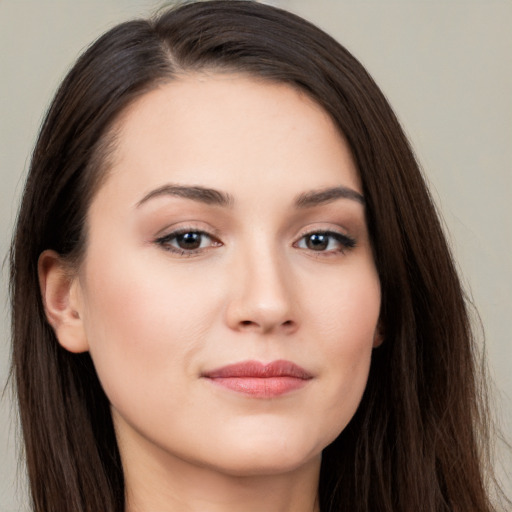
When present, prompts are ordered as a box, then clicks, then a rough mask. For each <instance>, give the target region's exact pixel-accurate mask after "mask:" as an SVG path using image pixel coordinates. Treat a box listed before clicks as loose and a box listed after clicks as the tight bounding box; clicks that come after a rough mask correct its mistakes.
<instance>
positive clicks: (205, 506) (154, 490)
mask: <svg viewBox="0 0 512 512" xmlns="http://www.w3.org/2000/svg"><path fill="white" fill-rule="evenodd" d="M137 459H138V460H137V464H136V465H134V464H130V463H129V461H123V465H124V469H125V483H126V489H127V492H126V512H176V511H180V512H232V511H233V512H235V511H236V512H240V510H243V511H244V512H261V511H262V510H265V511H266V512H319V511H320V508H319V504H318V499H317V491H318V477H319V473H320V457H317V458H315V459H313V460H311V461H309V462H307V463H306V464H303V465H302V466H301V467H300V468H297V469H293V470H290V471H287V472H277V473H274V474H258V475H250V474H248V475H244V476H239V475H230V474H225V473H222V472H220V471H218V470H216V469H215V468H208V467H198V466H196V465H194V464H191V463H190V462H187V461H184V460H180V459H176V458H174V459H172V460H169V458H168V457H166V458H165V459H166V460H165V461H163V460H161V459H160V460H159V459H158V458H150V457H147V458H146V459H145V460H141V459H140V458H138V457H137Z"/></svg>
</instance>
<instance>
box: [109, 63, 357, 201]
mask: <svg viewBox="0 0 512 512" xmlns="http://www.w3.org/2000/svg"><path fill="white" fill-rule="evenodd" d="M114 130H115V132H116V148H115V151H114V154H113V158H112V166H111V173H110V174H111V176H110V177H109V179H108V180H107V182H108V181H112V180H113V181H116V182H117V183H116V187H119V186H121V187H122V188H124V189H125V190H127V191H128V189H130V190H129V191H130V192H131V193H132V194H133V195H134V196H135V195H136V194H137V195H139V196H140V194H141V193H143V192H144V191H148V190H150V189H152V188H155V187H157V186H161V185H163V184H165V183H166V182H169V181H172V182H177V183H187V184H199V185H204V186H210V187H213V188H220V189H223V190H228V191H230V190H229V189H231V188H233V187H234V186H235V188H236V185H237V184H239V183H243V182H250V183H251V184H252V185H254V184H258V185H259V184H261V185H265V184H266V185H267V186H268V187H269V188H270V189H271V190H272V189H277V188H278V187H287V188H294V189H295V192H297V193H300V192H301V189H312V188H323V187H328V186H333V185H340V184H342V185H345V186H350V187H352V188H354V189H355V190H358V191H360V189H361V186H360V181H359V176H358V172H357V170H356V168H355V165H354V163H353V160H352V157H351V154H350V151H349V149H348V146H347V144H346V142H345V140H344V138H343V136H342V135H341V134H340V132H339V130H338V129H337V127H336V126H335V125H334V123H333V122H332V120H331V118H330V116H329V115H328V114H327V112H325V110H323V109H322V107H320V106H319V105H318V104H317V103H316V102H314V101H313V100H312V99H311V98H309V96H307V95H306V94H305V93H304V92H302V91H299V90H297V89H296V88H294V87H292V86H290V85H287V84H283V83H274V82H268V81H263V80H261V79H255V78H251V77H247V76H241V75H237V74H215V73H211V74H206V73H201V74H199V73H198V74H190V75H186V76H183V77H180V78H179V79H177V80H174V81H172V82H169V83H166V84H163V85H160V86H159V87H158V88H156V89H155V90H152V91H151V92H148V93H146V94H145V95H144V96H142V97H141V98H139V99H138V100H136V101H135V102H134V103H133V104H132V105H131V106H130V107H129V108H127V109H126V111H125V112H124V113H123V114H122V116H121V117H120V118H119V119H118V121H117V123H116V126H115V127H114ZM253 190H254V188H253ZM235 192H236V191H235Z"/></svg>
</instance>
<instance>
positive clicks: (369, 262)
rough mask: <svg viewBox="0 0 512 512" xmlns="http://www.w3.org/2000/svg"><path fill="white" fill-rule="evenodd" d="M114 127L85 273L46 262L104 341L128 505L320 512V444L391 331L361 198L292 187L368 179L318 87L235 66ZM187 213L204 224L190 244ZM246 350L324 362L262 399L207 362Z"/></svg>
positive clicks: (88, 342)
mask: <svg viewBox="0 0 512 512" xmlns="http://www.w3.org/2000/svg"><path fill="white" fill-rule="evenodd" d="M115 128H116V130H118V143H117V148H116V150H115V153H114V155H113V164H112V167H111V169H110V170H109V176H108V178H107V179H106V180H105V182H104V184H103V185H102V187H101V188H100V190H99V191H98V192H97V194H96V196H95V198H94V199H93V202H92V204H91V207H90V211H89V215H88V219H87V224H88V237H89V238H88V245H87V251H86V255H85V258H84V260H83V262H82V264H81V266H80V268H79V269H78V270H77V272H76V274H75V275H74V276H73V277H72V278H70V277H69V273H66V272H65V270H64V265H63V263H62V262H61V261H60V260H59V258H58V255H56V254H55V253H52V252H50V251H47V252H46V253H44V254H43V255H42V256H41V258H40V266H39V268H40V277H41V287H42V292H43V298H44V302H45V307H46V311H47V315H48V318H49V320H50V322H51V323H52V325H53V327H54V329H55V331H56V333H57V337H58V339H59V342H60V343H61V344H62V345H63V346H64V347H65V348H66V349H68V350H70V351H73V352H82V351H90V354H91V356H92V359H93V361H94V364H95V367H96V370H97V372H98V375H99V377H100V380H101V382H102V385H103V387H104V389H105V392H106V394H107V396H108V397H109V399H110V401H111V404H112V414H113V418H114V424H115V428H116V434H117V438H118V442H119V446H120V451H121V456H122V460H123V465H124V470H125V476H126V484H127V485H126V486H127V510H128V511H129V512H135V511H141V512H142V511H149V510H151V511H157V512H167V511H175V510H180V511H182V510H183V511H201V512H220V511H223V512H227V511H231V510H236V511H240V510H244V511H252V510H258V511H261V510H266V511H275V512H277V511H280V512H286V511H294V512H300V511H308V512H311V511H314V510H318V504H317V502H316V495H317V486H318V475H319V469H320V461H321V452H322V449H323V448H324V447H325V446H327V445H328V444H329V443H330V442H331V441H333V440H334V439H335V438H336V437H337V435H338V434H339V433H340V432H341V431H342V430H343V428H344V427H345V426H346V425H347V423H348V422H349V421H350V419H351V418H352V416H353V414H354V412H355V410H356V408H357V406H358V404H359V401H360V399H361V396H362V393H363V391H364V388H365V385H366V381H367V376H368V370H369V364H370V359H371V353H372V349H373V347H375V346H376V345H378V344H379V343H380V342H381V336H380V333H379V328H378V318H379V310H380V286H379V280H378V276H377V272H376V269H375V264H374V260H373V256H372V251H371V246H370V242H369V239H368V231H367V226H366V219H365V210H364V205H363V203H362V202H361V201H359V200H357V198H356V196H355V195H354V194H352V196H351V195H350V194H349V197H336V198H333V197H331V198H330V200H324V201H320V202H319V204H309V205H306V206H304V205H303V206H302V207H297V204H296V203H297V198H298V197H304V195H305V194H306V195H307V194H310V195H311V194H312V193H316V192H318V191H321V190H324V189H329V188H333V187H345V188H346V189H349V190H351V191H354V192H357V193H359V194H362V188H361V183H360V179H359V176H358V173H357V170H356V168H355V165H354V163H353V160H352V157H351V155H350V152H349V150H348V147H347V144H346V143H345V141H344V139H343V138H342V137H341V136H340V134H339V132H338V131H337V129H336V128H335V126H334V124H333V122H332V121H331V119H330V118H329V116H328V115H327V114H326V113H325V112H324V111H323V110H322V109H321V108H320V107H319V106H318V105H317V104H316V103H314V102H313V101H312V100H311V99H309V98H308V97H307V96H305V95H304V94H302V93H300V92H298V91H296V90H295V89H293V88H291V87H289V86H287V85H283V84H274V83H267V82H262V81H258V80H255V79H252V78H249V77H244V76H238V75H227V74H222V75H220V74H206V73H202V74H192V75H186V76H183V77H181V78H179V79H178V80H175V81H173V82H171V83H169V84H166V85H163V86H160V87H159V88H158V89H156V90H154V91H152V92H149V93H147V94H146V95H145V96H143V97H142V98H140V99H139V100H137V101H136V102H135V103H134V104H133V105H131V106H130V107H129V109H128V110H127V111H126V112H124V114H123V115H122V117H121V118H120V119H119V120H118V123H117V126H116V127H115ZM167 185H173V186H176V185H179V186H200V187H207V188H209V189H215V190H217V191H220V192H222V193H223V194H229V199H230V201H229V204H226V205H221V204H213V203H210V204H208V203H207V202H205V201H203V200H197V199H191V198H189V197H178V196H176V195H175V194H172V193H164V192H162V191H161V188H162V187H164V186H167ZM157 190H159V191H160V192H159V193H155V191H157ZM324 199H325V198H324ZM317 202H318V201H317ZM176 230H181V231H183V230H184V231H186V232H188V233H193V232H196V233H197V232H204V233H207V234H208V236H207V235H201V234H199V235H197V234H196V235H195V236H196V238H197V239H199V241H200V245H199V248H198V249H197V250H196V251H191V250H190V248H189V247H190V246H186V247H185V248H183V243H182V242H183V238H181V239H178V238H176V236H174V235H173V233H175V232H176ZM330 232H333V233H337V234H339V236H338V235H332V234H329V233H330ZM314 233H317V234H319V235H320V237H323V238H321V242H322V241H323V242H325V244H324V245H322V243H319V244H318V243H317V244H316V245H315V244H314V243H312V242H313V241H314V240H315V238H314V236H313V238H312V234H314ZM326 233H327V234H326ZM319 235H316V236H317V241H318V236H319ZM173 236H174V238H173ZM188 236H189V237H190V236H193V235H188ZM336 236H338V238H339V239H337V238H336ZM347 240H350V241H351V242H350V243H349V242H348V241H347ZM180 244H181V247H180ZM351 245H353V247H352V246H351ZM247 360H256V361H260V362H262V363H268V362H271V361H275V360H288V361H292V362H294V363H295V364H297V365H300V366H301V367H302V368H304V369H305V370H306V371H307V372H308V373H309V374H310V376H311V378H310V379H309V380H308V381H307V382H306V383H305V384H304V385H303V386H302V387H300V388H299V389H296V390H294V391H291V392H288V393H285V394H283V395H279V396H275V397H270V398H268V397H267V398H265V397H263V398H262V397H253V396H250V395H247V394H244V393H239V392H235V391H233V390H230V389H226V388H225V387H223V386H219V385H217V384H215V383H213V382H212V381H211V380H210V379H206V378H204V376H203V375H204V372H208V371H211V370H213V369H215V368H219V367H222V366H225V365H228V364H233V363H236V362H240V361H247Z"/></svg>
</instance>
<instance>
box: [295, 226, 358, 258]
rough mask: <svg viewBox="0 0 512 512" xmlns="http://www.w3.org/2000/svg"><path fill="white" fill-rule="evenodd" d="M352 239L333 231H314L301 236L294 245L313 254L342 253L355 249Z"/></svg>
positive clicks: (354, 242)
mask: <svg viewBox="0 0 512 512" xmlns="http://www.w3.org/2000/svg"><path fill="white" fill-rule="evenodd" d="M355 245H356V241H355V240H354V239H353V238H350V237H348V236H347V235H343V234H341V233H337V232H335V231H316V232H314V233H308V234H306V235H303V236H302V238H301V239H300V240H299V241H298V242H297V243H296V244H295V246H296V247H298V248H299V249H308V250H310V251H315V252H326V253H333V252H339V253H342V252H344V251H345V250H348V249H351V248H353V247H355Z"/></svg>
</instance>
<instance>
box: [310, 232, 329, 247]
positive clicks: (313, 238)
mask: <svg viewBox="0 0 512 512" xmlns="http://www.w3.org/2000/svg"><path fill="white" fill-rule="evenodd" d="M306 245H307V247H308V249H312V250H313V251H322V250H324V249H327V246H328V245H329V237H328V236H327V235H325V234H323V233H314V234H312V235H309V236H308V237H307V239H306Z"/></svg>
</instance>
